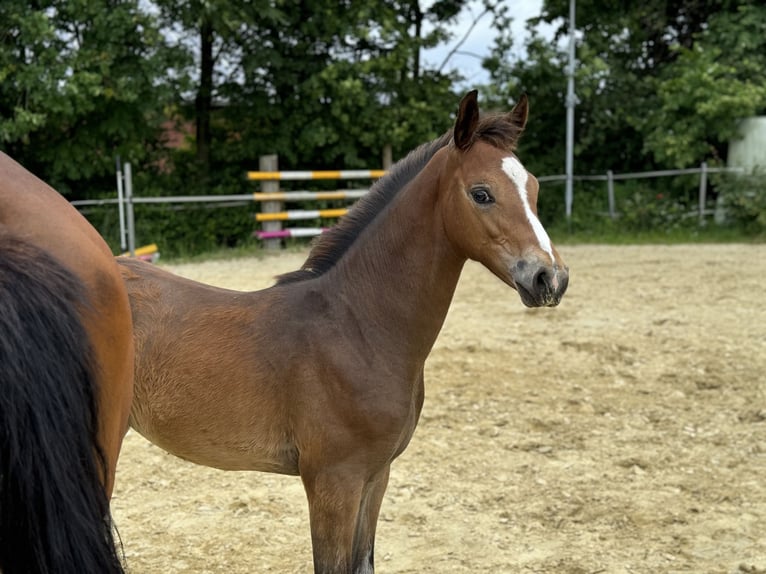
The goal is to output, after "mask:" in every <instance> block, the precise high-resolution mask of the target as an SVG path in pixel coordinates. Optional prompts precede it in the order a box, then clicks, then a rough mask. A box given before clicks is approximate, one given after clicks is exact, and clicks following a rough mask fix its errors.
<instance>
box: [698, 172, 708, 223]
mask: <svg viewBox="0 0 766 574" xmlns="http://www.w3.org/2000/svg"><path fill="white" fill-rule="evenodd" d="M705 203H707V162H704V161H703V162H702V163H701V164H700V197H699V210H700V213H699V224H700V225H705Z"/></svg>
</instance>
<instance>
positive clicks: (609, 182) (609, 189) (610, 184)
mask: <svg viewBox="0 0 766 574" xmlns="http://www.w3.org/2000/svg"><path fill="white" fill-rule="evenodd" d="M606 196H607V200H608V201H609V217H611V218H612V219H615V218H616V217H617V213H616V212H615V209H614V173H612V170H611V169H609V170H607V172H606Z"/></svg>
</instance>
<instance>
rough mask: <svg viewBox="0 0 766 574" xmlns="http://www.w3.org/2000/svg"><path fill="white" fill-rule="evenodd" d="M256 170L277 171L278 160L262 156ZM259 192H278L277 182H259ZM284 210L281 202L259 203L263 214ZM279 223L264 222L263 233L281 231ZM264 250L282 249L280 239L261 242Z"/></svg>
mask: <svg viewBox="0 0 766 574" xmlns="http://www.w3.org/2000/svg"><path fill="white" fill-rule="evenodd" d="M258 169H259V170H261V171H279V158H278V156H277V155H276V154H270V155H262V156H261V157H260V158H259V160H258ZM261 191H262V192H264V193H273V192H277V191H279V180H276V179H275V180H264V181H262V182H261ZM283 209H284V204H283V203H282V202H281V201H264V202H262V203H261V211H262V212H263V213H276V212H279V211H282V210H283ZM281 230H282V222H281V221H264V222H263V231H281ZM263 247H264V248H265V249H271V250H273V249H280V248H281V247H282V240H281V239H265V240H264V241H263Z"/></svg>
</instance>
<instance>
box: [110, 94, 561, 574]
mask: <svg viewBox="0 0 766 574" xmlns="http://www.w3.org/2000/svg"><path fill="white" fill-rule="evenodd" d="M526 120H527V100H526V98H522V99H521V101H520V102H519V103H518V104H517V105H516V107H515V108H514V109H513V111H512V112H510V113H509V114H507V115H500V116H494V117H488V118H484V119H479V109H478V105H477V103H476V93H475V92H471V93H469V94H468V95H467V96H466V97H465V98H464V99H463V101H462V102H461V104H460V109H459V112H458V117H457V121H456V124H455V127H454V130H453V131H452V132H451V133H448V134H445V135H444V136H443V137H441V138H439V139H437V140H436V141H434V142H432V143H430V144H426V145H424V146H421V147H420V148H418V149H417V150H415V151H414V152H412V153H411V154H410V155H409V156H408V157H407V158H405V159H404V160H403V161H401V162H399V163H398V164H397V165H395V166H394V167H393V169H392V170H391V173H390V174H389V175H387V176H386V177H384V178H383V179H381V180H380V181H379V182H378V183H377V184H376V185H375V186H374V187H373V189H372V190H371V191H370V193H369V194H368V195H367V196H366V197H365V198H364V199H362V200H360V201H359V202H358V203H357V204H356V206H355V207H354V208H353V210H352V211H351V212H350V213H349V214H348V215H347V216H346V217H345V218H344V219H342V220H341V221H340V222H339V224H338V225H337V226H336V227H335V228H333V229H332V230H331V231H329V232H328V233H327V234H325V235H324V236H322V237H321V239H320V240H319V241H318V242H317V243H316V245H315V246H314V248H313V250H312V251H311V254H310V255H309V257H308V260H307V261H306V263H305V264H304V265H303V267H302V268H301V269H300V270H299V271H296V272H294V273H290V274H287V275H284V276H282V277H280V278H279V280H278V282H277V284H276V285H275V286H273V287H270V288H268V289H264V290H261V291H255V292H249V293H243V292H235V291H229V290H225V289H219V288H216V287H211V286H208V285H203V284H200V283H196V282H194V281H190V280H187V279H182V278H179V277H176V276H174V275H172V274H170V273H168V272H166V271H163V270H162V269H158V268H156V267H154V266H152V265H150V264H144V263H142V262H139V261H127V260H125V261H121V262H120V263H121V265H122V266H123V269H124V277H125V278H126V282H127V285H128V292H129V294H130V298H131V305H132V308H133V320H134V324H135V334H136V357H137V362H136V388H135V393H136V398H135V401H134V406H133V411H132V414H131V424H132V426H133V427H134V428H135V429H136V430H138V431H139V432H140V433H141V434H143V435H144V436H145V437H146V438H148V439H149V440H150V441H152V442H154V443H155V444H157V445H159V446H160V447H162V448H164V449H166V450H167V451H169V452H171V453H173V454H176V455H178V456H180V457H181V458H184V459H187V460H191V461H194V462H196V463H199V464H204V465H208V466H213V467H217V468H221V469H234V470H245V469H249V470H260V471H266V472H277V473H283V474H292V475H300V477H301V479H302V480H303V484H304V486H305V489H306V494H307V496H308V503H309V513H310V520H311V538H312V544H313V552H314V569H315V572H320V573H352V572H353V573H356V574H366V573H371V572H373V547H374V540H375V527H376V523H377V518H378V511H379V509H380V504H381V501H382V499H383V493H384V492H385V490H386V485H387V482H388V475H389V467H390V465H391V462H392V461H393V460H394V459H395V458H396V457H397V456H398V455H399V454H401V453H402V451H403V450H404V449H405V448H406V446H407V443H408V442H409V440H410V437H411V436H412V433H413V431H414V430H415V425H416V424H417V422H418V417H419V415H420V410H421V407H422V404H423V368H424V364H425V361H426V357H427V356H428V354H429V352H430V350H431V347H432V345H433V344H434V341H435V340H436V337H437V335H438V334H439V330H440V329H441V326H442V323H443V321H444V318H445V316H446V313H447V309H448V307H449V305H450V301H451V299H452V295H453V292H454V290H455V287H456V285H457V281H458V278H459V276H460V272H461V270H462V268H463V265H464V263H465V261H466V259H468V258H471V259H475V260H477V261H480V262H481V263H483V264H484V265H485V266H486V267H487V268H489V269H490V270H491V271H492V272H493V273H494V274H495V275H497V276H498V277H499V278H500V279H501V280H503V281H504V282H506V283H507V284H508V285H509V286H511V287H513V288H515V289H516V290H517V291H518V292H519V294H520V296H521V300H522V301H523V302H524V303H525V304H526V305H529V306H553V305H556V304H558V302H559V300H560V298H561V296H562V295H563V293H564V291H565V289H566V286H567V278H568V272H567V269H566V267H565V266H564V263H563V262H562V260H561V259H560V258H559V255H558V254H557V252H556V250H555V249H554V247H553V245H552V244H551V242H550V240H549V238H548V236H547V235H546V233H545V231H544V230H543V227H542V226H541V224H540V222H539V220H538V219H537V216H536V214H535V213H536V207H535V206H536V199H537V191H538V185H537V181H536V180H535V178H534V177H533V176H532V175H530V174H529V173H528V172H527V171H526V170H525V169H524V167H523V166H522V164H521V163H520V161H519V159H518V158H517V157H516V156H515V155H514V154H513V150H514V147H515V144H516V141H517V139H518V137H519V135H520V133H521V131H522V129H523V128H524V125H525V124H526Z"/></svg>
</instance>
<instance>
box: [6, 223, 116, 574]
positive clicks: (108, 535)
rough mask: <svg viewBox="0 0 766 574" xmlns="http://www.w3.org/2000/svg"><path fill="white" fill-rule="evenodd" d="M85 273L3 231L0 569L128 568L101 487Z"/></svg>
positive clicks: (41, 573)
mask: <svg viewBox="0 0 766 574" xmlns="http://www.w3.org/2000/svg"><path fill="white" fill-rule="evenodd" d="M88 312H90V308H89V304H88V297H87V292H86V289H85V286H84V285H83V283H82V282H81V281H80V280H79V279H78V278H77V277H76V276H75V275H74V274H72V273H71V272H70V271H68V270H67V269H66V268H65V267H63V266H62V265H61V264H60V263H59V262H58V261H57V260H56V259H55V258H53V257H52V256H50V255H48V254H46V253H45V252H44V251H42V250H40V249H39V248H37V247H35V246H33V245H31V244H29V243H25V242H23V241H21V240H18V239H15V238H14V237H12V236H10V235H9V234H7V233H5V234H4V233H0V571H2V572H3V574H22V573H23V574H70V573H71V574H111V573H121V572H123V568H122V565H121V561H120V558H119V556H118V553H117V549H116V547H115V543H114V537H113V532H112V524H111V517H110V514H109V501H108V499H107V496H106V492H105V490H104V487H103V479H104V477H105V476H106V469H105V459H104V456H103V453H102V452H101V450H100V448H99V446H98V442H97V436H98V408H97V393H98V389H97V387H96V380H97V379H96V374H97V370H96V369H97V366H96V365H95V361H94V360H93V350H92V346H91V342H90V341H89V339H88V334H87V332H86V330H85V327H84V326H83V322H82V319H81V316H82V314H83V313H88Z"/></svg>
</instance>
